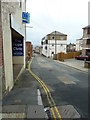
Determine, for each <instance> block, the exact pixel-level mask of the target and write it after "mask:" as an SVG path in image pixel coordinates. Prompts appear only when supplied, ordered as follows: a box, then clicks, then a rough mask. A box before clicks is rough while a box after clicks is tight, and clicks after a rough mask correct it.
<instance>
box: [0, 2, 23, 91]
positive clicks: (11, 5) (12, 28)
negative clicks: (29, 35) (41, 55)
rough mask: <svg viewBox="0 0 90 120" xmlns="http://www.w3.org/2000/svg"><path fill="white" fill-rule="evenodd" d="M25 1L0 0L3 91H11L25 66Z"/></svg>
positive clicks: (0, 53) (0, 55) (0, 50)
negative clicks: (23, 20)
mask: <svg viewBox="0 0 90 120" xmlns="http://www.w3.org/2000/svg"><path fill="white" fill-rule="evenodd" d="M23 11H25V2H24V1H23V2H21V1H20V0H15V2H10V0H9V1H8V2H6V1H4V2H3V0H2V1H0V57H1V58H0V59H1V60H0V66H1V67H2V66H3V71H2V75H3V79H2V87H3V93H4V92H7V91H10V90H11V89H12V88H13V86H14V82H15V80H16V79H17V77H18V76H19V74H20V73H21V72H22V71H23V70H24V68H25V24H23V23H22V12H23Z"/></svg>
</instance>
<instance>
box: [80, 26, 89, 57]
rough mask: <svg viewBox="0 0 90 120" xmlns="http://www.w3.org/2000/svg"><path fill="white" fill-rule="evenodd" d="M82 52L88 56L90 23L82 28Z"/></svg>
mask: <svg viewBox="0 0 90 120" xmlns="http://www.w3.org/2000/svg"><path fill="white" fill-rule="evenodd" d="M82 54H83V55H89V56H90V25H88V26H86V27H84V28H83V48H82Z"/></svg>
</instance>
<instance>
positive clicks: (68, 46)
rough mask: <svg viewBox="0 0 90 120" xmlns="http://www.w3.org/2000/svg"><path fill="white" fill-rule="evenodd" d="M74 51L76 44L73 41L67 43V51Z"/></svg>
mask: <svg viewBox="0 0 90 120" xmlns="http://www.w3.org/2000/svg"><path fill="white" fill-rule="evenodd" d="M74 51H76V44H74V43H73V44H72V43H70V44H68V45H67V52H74Z"/></svg>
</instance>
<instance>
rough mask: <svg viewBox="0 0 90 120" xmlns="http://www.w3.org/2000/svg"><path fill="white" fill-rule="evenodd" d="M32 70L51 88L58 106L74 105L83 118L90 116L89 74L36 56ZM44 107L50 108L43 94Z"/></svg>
mask: <svg viewBox="0 0 90 120" xmlns="http://www.w3.org/2000/svg"><path fill="white" fill-rule="evenodd" d="M31 70H32V71H33V72H34V73H35V74H36V75H37V76H38V77H39V78H40V79H42V80H43V82H44V83H45V84H46V86H47V87H48V88H49V90H50V92H51V94H52V97H53V99H54V101H55V103H56V105H57V106H62V105H73V106H74V107H75V109H76V110H77V111H78V112H79V113H80V115H81V116H83V117H87V116H88V74H87V73H84V72H82V71H79V70H76V69H74V68H71V67H68V66H65V65H63V64H60V63H58V62H56V61H54V60H52V59H50V58H46V57H43V56H40V55H37V54H36V55H34V58H33V61H32V64H31ZM42 97H43V103H44V106H48V102H47V98H46V95H45V94H44V93H43V95H42Z"/></svg>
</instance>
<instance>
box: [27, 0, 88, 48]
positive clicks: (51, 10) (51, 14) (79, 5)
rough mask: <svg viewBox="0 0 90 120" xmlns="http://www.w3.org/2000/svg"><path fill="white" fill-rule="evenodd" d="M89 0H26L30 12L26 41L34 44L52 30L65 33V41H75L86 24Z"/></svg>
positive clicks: (39, 42)
mask: <svg viewBox="0 0 90 120" xmlns="http://www.w3.org/2000/svg"><path fill="white" fill-rule="evenodd" d="M88 2H89V0H27V3H26V10H27V12H29V13H30V24H27V26H30V27H31V28H29V27H27V29H26V33H27V41H31V42H32V44H33V45H34V46H36V45H40V44H41V39H42V38H43V37H44V36H46V35H47V34H49V33H51V32H53V31H59V32H61V33H64V34H67V43H76V39H80V38H81V37H82V35H83V29H82V28H83V27H85V26H87V25H88Z"/></svg>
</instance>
